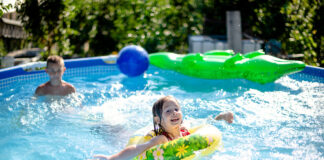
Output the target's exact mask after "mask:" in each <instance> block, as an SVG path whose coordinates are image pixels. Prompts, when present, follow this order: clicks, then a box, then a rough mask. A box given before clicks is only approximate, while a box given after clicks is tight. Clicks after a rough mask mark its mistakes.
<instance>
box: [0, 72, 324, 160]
mask: <svg viewBox="0 0 324 160" xmlns="http://www.w3.org/2000/svg"><path fill="white" fill-rule="evenodd" d="M98 67H99V68H100V66H98ZM102 67H104V66H102ZM67 72H68V70H67ZM43 74H45V73H43ZM46 80H48V78H47V77H46V76H45V78H40V79H36V80H33V81H29V82H24V81H19V82H17V83H16V84H15V85H12V86H10V87H7V88H5V89H2V90H0V106H1V107H0V137H1V139H0V157H1V158H0V159H89V158H91V157H92V155H94V154H106V155H110V154H113V153H116V152H118V151H120V150H121V149H123V148H124V147H125V145H126V144H127V141H128V139H129V138H130V137H131V136H132V135H133V133H134V132H136V131H138V130H139V129H142V128H147V129H150V127H153V124H152V113H151V108H152V105H153V103H154V102H155V101H156V100H157V99H159V98H161V97H162V96H165V95H172V96H174V97H175V98H176V99H178V101H179V103H180V105H181V107H182V112H183V114H184V123H185V125H187V126H195V125H199V124H203V123H207V124H211V125H214V126H216V127H217V128H218V129H219V130H220V131H221V132H222V136H223V139H222V141H223V147H222V148H221V149H220V150H219V151H216V152H214V153H213V154H212V155H209V156H208V157H204V158H203V159H323V158H324V125H323V124H324V105H323V103H324V78H323V77H312V76H309V75H306V74H304V73H295V74H293V75H290V76H284V77H282V78H280V79H279V80H277V81H275V82H274V83H268V84H265V85H261V84H257V83H254V82H250V81H247V80H242V79H231V80H204V79H197V78H191V77H187V76H184V75H181V74H178V73H176V72H173V71H166V70H161V69H158V68H155V67H149V70H148V71H147V72H146V73H145V74H144V75H143V76H141V77H135V78H128V77H126V76H125V75H123V74H121V73H120V72H119V71H118V70H117V68H116V67H115V69H114V70H110V71H109V72H108V71H107V72H96V73H87V74H83V75H80V76H74V75H73V76H69V75H68V73H67V74H66V75H65V76H64V80H65V81H67V82H69V83H71V84H73V85H74V86H75V88H76V89H77V93H76V94H72V95H69V96H66V97H55V96H54V97H46V96H44V97H34V95H33V94H34V91H35V89H36V87H37V86H38V85H39V84H41V83H44V82H45V81H46ZM225 111H232V112H233V113H234V114H235V117H234V123H233V124H227V123H226V122H224V121H216V120H214V119H213V117H215V116H216V115H217V114H219V113H221V112H225ZM143 134H145V133H143Z"/></svg>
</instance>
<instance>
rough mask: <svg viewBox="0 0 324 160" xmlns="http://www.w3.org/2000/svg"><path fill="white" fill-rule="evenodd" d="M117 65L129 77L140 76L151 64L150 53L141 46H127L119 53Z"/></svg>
mask: <svg viewBox="0 0 324 160" xmlns="http://www.w3.org/2000/svg"><path fill="white" fill-rule="evenodd" d="M117 66H118V68H119V70H120V71H121V72H122V73H124V74H125V75H127V76H129V77H136V76H139V75H141V74H143V73H144V72H145V71H146V70H147V68H148V66H149V58H148V53H147V52H146V50H145V49H144V48H142V47H140V46H135V45H130V46H126V47H124V48H122V50H120V51H119V53H118V58H117Z"/></svg>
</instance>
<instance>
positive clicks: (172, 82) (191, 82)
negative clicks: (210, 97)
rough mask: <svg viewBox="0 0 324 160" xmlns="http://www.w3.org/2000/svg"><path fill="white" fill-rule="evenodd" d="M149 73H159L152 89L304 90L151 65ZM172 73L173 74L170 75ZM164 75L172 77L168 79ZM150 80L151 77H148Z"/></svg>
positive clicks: (196, 90)
mask: <svg viewBox="0 0 324 160" xmlns="http://www.w3.org/2000/svg"><path fill="white" fill-rule="evenodd" d="M156 70H158V71H156ZM147 74H152V75H158V77H159V79H156V78H154V79H151V80H153V81H158V82H159V85H158V84H157V83H156V84H154V86H150V90H163V89H165V88H172V87H180V89H181V90H183V91H186V92H204V93H209V92H214V91H216V90H223V91H225V92H237V91H240V92H244V91H246V90H249V89H255V90H259V91H261V92H268V91H283V92H293V93H294V94H298V93H300V92H302V90H301V89H298V90H292V89H291V88H289V87H287V86H284V85H282V84H280V83H276V82H273V83H267V84H259V83H255V82H252V81H249V80H245V79H222V80H208V79H200V78H194V77H189V76H186V75H182V74H180V73H177V72H174V71H167V70H161V69H157V68H156V67H152V66H150V68H149V70H148V71H147ZM170 75H172V76H170ZM164 77H170V78H168V79H166V78H164ZM148 80H150V78H149V77H148ZM197 85H198V86H199V88H197V87H195V86H197Z"/></svg>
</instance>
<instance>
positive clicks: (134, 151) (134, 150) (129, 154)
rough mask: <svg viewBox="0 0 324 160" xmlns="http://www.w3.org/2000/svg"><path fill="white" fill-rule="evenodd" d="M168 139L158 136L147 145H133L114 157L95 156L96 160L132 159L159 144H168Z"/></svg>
mask: <svg viewBox="0 0 324 160" xmlns="http://www.w3.org/2000/svg"><path fill="white" fill-rule="evenodd" d="M167 141H168V140H167V138H166V137H165V136H163V135H161V136H156V137H154V138H152V139H151V140H150V141H148V142H147V143H143V144H139V145H131V146H128V147H126V148H125V149H123V150H122V151H120V152H119V153H117V154H114V155H112V156H103V155H95V156H94V158H98V159H106V160H127V159H131V158H133V157H135V156H137V155H139V154H141V153H142V152H144V151H146V150H147V149H149V148H151V147H154V146H156V145H158V144H162V143H165V142H167Z"/></svg>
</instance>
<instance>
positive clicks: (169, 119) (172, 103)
mask: <svg viewBox="0 0 324 160" xmlns="http://www.w3.org/2000/svg"><path fill="white" fill-rule="evenodd" d="M181 123H182V112H181V108H180V106H179V104H178V103H177V102H176V100H175V99H169V100H167V101H166V102H165V103H164V104H163V106H162V119H161V125H162V127H163V128H164V129H166V130H167V129H169V128H174V127H176V126H179V127H180V126H181Z"/></svg>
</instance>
